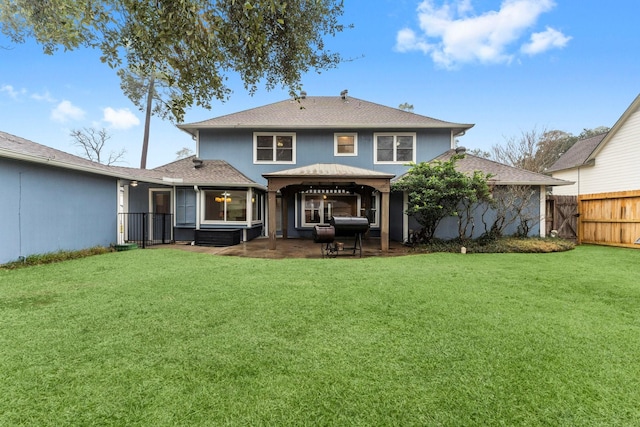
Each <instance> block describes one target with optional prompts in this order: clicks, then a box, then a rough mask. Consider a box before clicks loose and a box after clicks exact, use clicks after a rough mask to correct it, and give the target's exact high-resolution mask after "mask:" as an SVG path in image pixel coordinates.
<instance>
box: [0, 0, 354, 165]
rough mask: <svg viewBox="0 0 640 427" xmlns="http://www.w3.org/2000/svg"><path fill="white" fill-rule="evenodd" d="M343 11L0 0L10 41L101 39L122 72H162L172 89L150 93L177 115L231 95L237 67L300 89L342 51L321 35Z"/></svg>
mask: <svg viewBox="0 0 640 427" xmlns="http://www.w3.org/2000/svg"><path fill="white" fill-rule="evenodd" d="M342 13H343V2H342V0H315V1H308V0H289V1H287V2H284V1H277V0H251V1H250V0H247V1H240V0H155V1H151V2H148V1H144V2H141V1H139V0H47V1H33V0H0V30H1V31H2V33H4V34H5V35H7V36H8V37H9V38H10V39H11V40H13V41H14V42H23V41H24V40H25V39H26V38H33V39H35V40H36V41H37V42H38V43H40V44H42V46H43V49H44V52H45V53H49V54H51V53H53V52H54V51H55V50H56V49H57V48H58V47H63V48H64V49H76V48H78V47H80V46H90V47H96V48H99V49H100V50H101V52H102V57H101V59H102V61H103V62H105V63H106V64H108V65H109V66H110V67H112V68H114V69H117V70H118V71H119V74H120V76H121V78H122V79H126V78H127V76H128V75H130V73H134V74H136V75H138V76H141V77H143V78H145V79H149V81H151V82H153V81H154V79H155V80H156V81H157V80H162V81H163V82H166V85H167V88H169V89H168V91H166V92H164V91H161V90H156V89H154V88H153V85H152V84H150V85H149V87H150V88H151V89H149V90H148V91H147V94H148V95H149V96H156V97H159V98H162V99H163V100H164V103H163V106H162V108H163V109H164V111H165V112H166V114H168V115H169V114H170V115H171V116H172V117H173V118H174V119H175V120H176V121H177V122H181V121H182V120H183V119H184V114H185V110H186V108H189V107H191V106H193V105H198V106H201V107H204V108H211V100H212V99H218V100H223V101H224V100H226V99H228V97H229V95H230V93H231V90H230V89H229V87H227V85H226V81H227V80H228V78H229V75H231V74H237V75H239V77H240V79H241V80H242V82H243V83H244V86H245V88H246V89H247V90H248V91H249V92H250V93H251V94H253V93H254V92H255V91H256V90H257V88H258V85H259V84H260V85H264V87H265V88H266V89H267V90H270V89H273V88H275V87H276V86H281V87H286V88H288V89H289V91H290V93H291V94H292V95H294V94H296V93H297V92H298V91H299V89H300V80H301V76H302V74H303V73H306V72H308V71H310V70H315V71H318V72H320V71H322V70H325V69H329V68H332V67H335V66H336V65H337V64H338V63H339V62H340V61H341V60H342V58H341V56H340V55H339V54H337V53H332V52H330V51H329V50H327V49H326V47H325V43H324V37H325V36H334V35H335V34H337V33H338V32H340V31H343V29H344V26H343V25H341V24H340V23H339V22H338V18H339V17H340V16H341V15H342ZM129 72H130V73H129ZM127 84H128V83H126V82H125V81H124V80H123V85H124V86H126V85H127ZM133 92H134V91H127V90H125V93H126V94H127V96H130V99H131V100H132V102H134V104H136V105H137V106H138V107H140V108H146V105H147V101H148V99H149V96H147V97H144V105H142V104H141V103H140V101H141V99H142V98H139V97H136V96H132V95H130V94H131V93H133ZM147 111H148V110H147ZM147 131H148V129H147ZM143 151H144V150H143ZM143 156H144V153H143ZM141 163H142V162H141Z"/></svg>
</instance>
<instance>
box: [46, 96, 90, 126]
mask: <svg viewBox="0 0 640 427" xmlns="http://www.w3.org/2000/svg"><path fill="white" fill-rule="evenodd" d="M84 115H85V112H84V110H83V109H81V108H80V107H76V106H75V105H73V104H72V103H71V102H70V101H67V100H64V101H62V102H60V103H59V104H58V105H57V106H56V108H54V109H53V110H52V111H51V119H53V120H55V121H57V122H62V123H64V122H67V121H69V120H81V119H82V118H83V117H84Z"/></svg>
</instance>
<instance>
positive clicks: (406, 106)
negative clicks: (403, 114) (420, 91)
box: [398, 102, 413, 113]
mask: <svg viewBox="0 0 640 427" xmlns="http://www.w3.org/2000/svg"><path fill="white" fill-rule="evenodd" d="M398 108H399V109H401V110H403V111H408V112H409V113H413V104H409V103H408V102H403V103H402V104H400V105H398Z"/></svg>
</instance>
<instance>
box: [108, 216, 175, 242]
mask: <svg viewBox="0 0 640 427" xmlns="http://www.w3.org/2000/svg"><path fill="white" fill-rule="evenodd" d="M172 242H173V214H162V213H151V212H134V213H120V214H118V243H119V244H123V243H135V244H137V245H138V247H140V248H146V247H147V246H152V245H160V244H167V243H172Z"/></svg>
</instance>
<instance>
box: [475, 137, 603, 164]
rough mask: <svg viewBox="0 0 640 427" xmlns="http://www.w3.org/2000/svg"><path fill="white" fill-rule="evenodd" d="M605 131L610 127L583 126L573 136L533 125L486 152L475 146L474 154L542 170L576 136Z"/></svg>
mask: <svg viewBox="0 0 640 427" xmlns="http://www.w3.org/2000/svg"><path fill="white" fill-rule="evenodd" d="M608 131H609V128H607V127H604V126H599V127H597V128H594V129H584V130H583V131H582V132H581V133H580V135H578V136H574V135H572V134H571V133H567V132H564V131H560V130H546V129H543V130H542V131H538V130H537V129H533V130H530V131H528V132H522V134H521V135H520V136H519V137H511V138H508V139H507V141H506V144H505V145H494V146H492V147H491V151H490V152H489V153H487V152H484V151H481V150H476V152H474V154H476V155H479V156H480V157H488V158H490V159H493V160H495V161H497V162H500V163H504V164H507V165H510V166H515V167H518V168H522V169H526V170H530V171H533V172H539V173H542V172H544V171H545V170H546V169H547V168H549V167H550V166H551V165H553V164H554V163H555V162H556V160H558V158H559V157H560V156H561V155H562V154H563V153H565V152H566V151H567V150H568V149H569V148H571V147H572V146H573V144H575V143H576V142H578V141H579V140H581V139H585V138H589V137H591V136H595V135H599V134H601V133H605V132H608Z"/></svg>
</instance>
